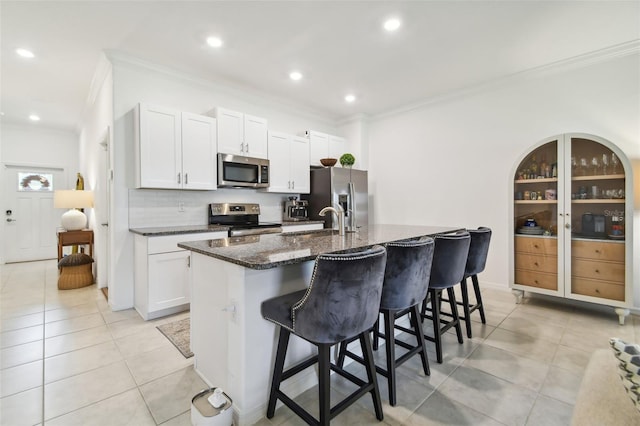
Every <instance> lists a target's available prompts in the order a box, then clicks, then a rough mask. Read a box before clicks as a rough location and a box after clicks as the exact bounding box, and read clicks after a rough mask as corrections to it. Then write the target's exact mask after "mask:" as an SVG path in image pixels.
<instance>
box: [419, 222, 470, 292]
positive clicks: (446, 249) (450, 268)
mask: <svg viewBox="0 0 640 426" xmlns="http://www.w3.org/2000/svg"><path fill="white" fill-rule="evenodd" d="M470 243H471V237H470V236H469V233H468V232H459V233H456V234H447V235H436V237H435V248H434V250H433V263H432V265H431V277H430V278H429V287H431V288H447V287H451V286H453V285H455V284H458V283H459V282H460V281H462V279H463V278H464V271H465V266H466V264H467V255H468V254H469V244H470Z"/></svg>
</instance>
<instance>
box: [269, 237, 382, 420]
mask: <svg viewBox="0 0 640 426" xmlns="http://www.w3.org/2000/svg"><path fill="white" fill-rule="evenodd" d="M386 259H387V253H386V250H385V249H384V247H382V246H374V247H372V248H371V249H368V250H364V251H359V252H354V253H346V254H326V255H320V256H318V258H317V259H316V263H315V267H314V270H313V275H312V278H311V283H310V284H309V288H308V289H306V290H300V291H297V292H294V293H290V294H286V295H283V296H279V297H275V298H273V299H269V300H265V301H264V302H262V307H261V312H262V316H263V318H264V319H266V320H268V321H271V322H273V323H275V324H276V325H278V326H280V336H279V339H278V349H277V352H276V359H275V364H274V367H273V379H272V382H271V392H270V394H269V404H268V406H267V417H268V418H272V417H273V415H274V414H275V407H276V401H277V400H278V399H279V400H281V401H282V402H283V403H284V404H285V405H286V406H288V407H289V408H290V409H291V410H293V412H295V413H296V414H297V415H298V416H300V417H301V418H302V419H303V420H304V421H305V422H306V423H308V424H320V425H328V424H329V421H330V420H331V419H332V418H333V417H335V416H336V415H338V414H339V413H340V412H342V411H343V410H344V409H345V408H347V407H348V406H349V405H351V404H353V403H354V402H355V401H356V400H358V399H359V398H360V397H362V396H364V395H365V394H366V393H370V394H371V397H372V399H373V406H374V409H375V412H376V418H377V419H378V420H382V419H383V414H382V404H381V401H380V392H379V390H378V382H377V379H376V371H375V364H374V362H373V351H372V348H371V339H370V337H369V331H370V330H371V328H372V327H373V324H374V323H375V322H376V320H377V318H378V310H379V308H380V297H381V295H382V282H383V280H384V268H385V263H386ZM291 334H294V335H296V336H298V337H300V338H302V339H304V340H307V341H308V342H310V343H312V344H314V345H315V346H316V347H317V348H318V354H317V355H314V356H312V357H311V358H309V359H307V360H304V361H301V362H299V363H298V364H296V365H294V366H291V367H290V368H289V369H288V370H286V371H283V370H284V361H285V357H286V354H287V346H288V343H289V337H290V336H291ZM354 336H358V337H359V339H360V344H361V346H362V352H363V353H364V359H365V365H366V370H367V376H368V379H367V381H364V380H362V379H360V378H359V377H356V376H354V375H352V374H350V373H348V372H346V371H344V370H343V369H342V368H340V367H338V366H337V365H335V364H333V363H331V359H330V349H331V346H332V345H335V344H337V343H340V342H341V341H343V340H345V339H349V338H351V337H354ZM315 363H318V387H319V403H320V410H319V411H320V413H319V414H320V416H319V417H320V419H319V420H316V419H315V418H314V417H313V416H312V415H311V414H309V413H308V412H307V411H306V410H304V409H303V408H302V407H301V406H300V405H299V404H297V403H296V402H295V401H294V400H293V399H291V398H289V397H288V396H287V395H286V394H285V393H284V392H282V391H281V390H280V384H281V382H282V381H284V380H286V379H288V378H290V377H292V376H294V375H295V374H297V373H299V372H301V371H302V370H304V369H306V368H308V367H310V366H312V365H314V364H315ZM331 370H333V371H334V372H336V373H337V374H339V375H341V376H343V377H344V378H346V379H348V380H350V381H351V382H353V383H355V384H356V385H357V386H359V389H358V390H357V391H355V392H353V393H352V394H351V395H350V396H348V397H347V398H346V399H345V400H343V401H342V402H340V403H338V404H337V405H336V406H334V407H333V408H331V404H330V386H329V385H330V381H329V375H330V372H331Z"/></svg>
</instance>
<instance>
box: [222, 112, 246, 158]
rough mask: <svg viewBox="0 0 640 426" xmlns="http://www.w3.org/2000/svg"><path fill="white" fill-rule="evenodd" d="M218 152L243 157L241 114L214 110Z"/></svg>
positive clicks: (242, 123) (242, 117)
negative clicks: (216, 121) (216, 122)
mask: <svg viewBox="0 0 640 426" xmlns="http://www.w3.org/2000/svg"><path fill="white" fill-rule="evenodd" d="M216 118H217V120H218V127H217V133H218V152H222V153H224V154H234V155H244V116H243V114H242V113H241V112H237V111H231V110H228V109H224V108H216Z"/></svg>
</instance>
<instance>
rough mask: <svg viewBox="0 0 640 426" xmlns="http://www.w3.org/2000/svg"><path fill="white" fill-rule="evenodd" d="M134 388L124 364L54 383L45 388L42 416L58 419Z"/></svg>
mask: <svg viewBox="0 0 640 426" xmlns="http://www.w3.org/2000/svg"><path fill="white" fill-rule="evenodd" d="M135 387H136V384H135V382H134V380H133V377H132V376H131V373H129V369H128V368H127V366H126V364H125V363H124V361H120V362H117V363H115V364H110V365H107V366H104V367H101V368H98V369H95V370H91V371H88V372H86V373H83V374H79V375H77V376H73V377H69V378H66V379H62V380H58V381H57V382H53V383H49V384H47V385H45V390H44V414H45V416H44V417H45V419H46V420H48V419H52V418H55V417H59V416H61V415H64V414H68V413H71V412H72V411H75V410H78V409H80V408H83V407H87V406H89V405H91V404H93V403H96V402H99V401H102V400H104V399H107V398H109V397H112V396H114V395H118V394H120V393H122V392H125V391H127V390H131V389H134V388H135Z"/></svg>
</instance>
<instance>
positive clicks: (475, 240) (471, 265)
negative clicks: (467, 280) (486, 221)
mask: <svg viewBox="0 0 640 426" xmlns="http://www.w3.org/2000/svg"><path fill="white" fill-rule="evenodd" d="M468 232H469V235H471V244H470V245H469V256H468V257H467V266H466V268H465V273H464V275H465V277H470V276H472V275H477V274H479V273H480V272H482V271H484V267H485V265H486V263H487V254H488V253H489V242H490V241H491V229H490V228H487V227H484V226H481V227H479V228H478V229H469V230H468Z"/></svg>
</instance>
